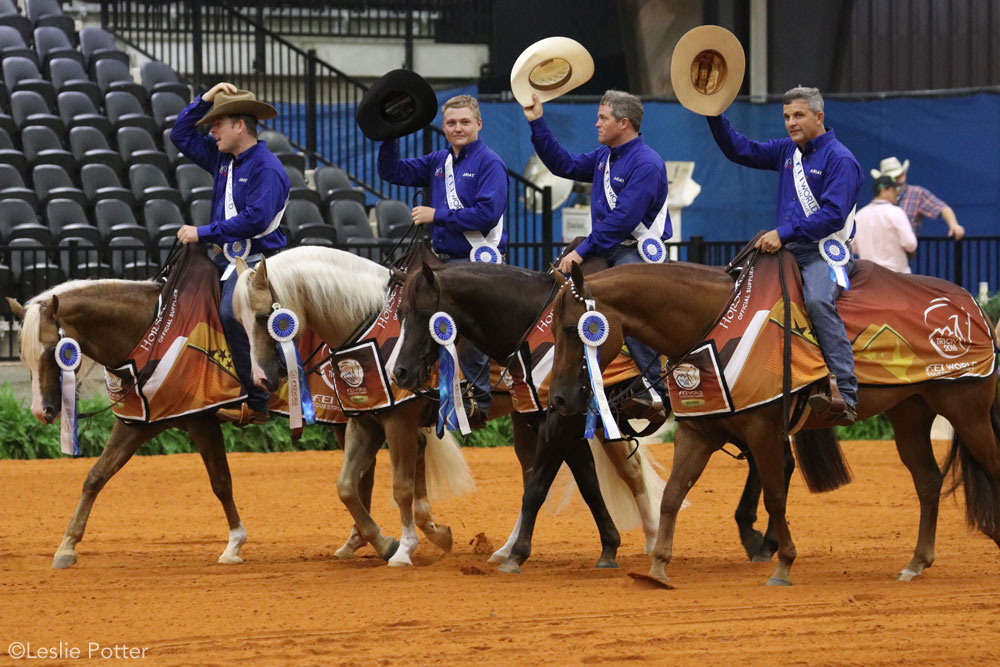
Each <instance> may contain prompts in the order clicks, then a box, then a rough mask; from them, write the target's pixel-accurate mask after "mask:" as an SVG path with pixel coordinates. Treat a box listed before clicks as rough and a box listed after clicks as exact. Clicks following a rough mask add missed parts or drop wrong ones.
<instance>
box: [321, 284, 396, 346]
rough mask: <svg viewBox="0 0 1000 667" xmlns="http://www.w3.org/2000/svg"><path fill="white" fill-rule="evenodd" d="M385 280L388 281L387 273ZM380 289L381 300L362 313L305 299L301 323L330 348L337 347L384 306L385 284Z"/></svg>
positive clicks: (329, 303) (330, 303)
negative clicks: (303, 315)
mask: <svg viewBox="0 0 1000 667" xmlns="http://www.w3.org/2000/svg"><path fill="white" fill-rule="evenodd" d="M386 280H387V281H388V274H386ZM382 289H383V298H382V300H381V301H380V302H379V303H378V304H373V305H372V306H371V308H369V309H367V310H364V312H362V313H358V309H357V308H342V307H339V306H338V305H337V304H334V303H332V302H330V301H328V300H316V299H308V300H305V301H304V302H303V304H302V306H303V307H302V310H303V312H304V314H305V319H304V322H303V324H304V326H305V327H306V328H309V329H312V330H313V331H315V332H316V333H317V334H318V335H319V337H320V338H321V339H322V340H323V342H324V343H326V344H327V345H329V346H330V347H331V348H336V347H339V346H340V345H343V344H344V343H346V342H348V341H347V339H348V338H349V337H350V336H351V335H352V334H356V333H359V331H358V329H359V328H360V327H361V326H363V325H364V324H365V323H366V322H368V321H369V320H371V319H372V318H374V317H375V316H376V315H378V313H379V311H380V310H381V309H382V308H383V307H384V306H385V298H384V296H385V294H384V292H385V289H387V285H386V286H383V288H382Z"/></svg>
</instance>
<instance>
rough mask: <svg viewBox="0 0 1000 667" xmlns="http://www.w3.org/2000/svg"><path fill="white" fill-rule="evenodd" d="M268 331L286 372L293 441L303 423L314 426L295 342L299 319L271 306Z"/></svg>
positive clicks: (312, 411)
mask: <svg viewBox="0 0 1000 667" xmlns="http://www.w3.org/2000/svg"><path fill="white" fill-rule="evenodd" d="M267 331H268V333H269V334H271V338H273V339H274V340H275V341H277V343H278V349H279V351H280V352H281V355H282V357H283V358H284V361H285V368H286V370H287V371H288V425H289V427H290V428H291V429H292V438H298V437H299V436H300V435H302V426H303V422H304V423H306V424H315V423H316V410H315V408H314V407H313V401H312V394H311V393H310V392H309V383H308V382H306V374H305V369H303V368H302V359H301V357H299V349H298V347H296V345H295V342H294V339H295V336H296V335H298V333H299V318H298V317H296V315H295V313H293V312H292V311H290V310H288V309H287V308H281V307H280V306H278V304H274V312H272V313H271V316H270V317H268V318H267Z"/></svg>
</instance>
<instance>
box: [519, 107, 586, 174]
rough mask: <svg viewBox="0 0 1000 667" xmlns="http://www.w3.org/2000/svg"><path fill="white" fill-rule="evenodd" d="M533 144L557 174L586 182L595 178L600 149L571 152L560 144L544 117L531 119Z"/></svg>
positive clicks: (546, 164)
mask: <svg viewBox="0 0 1000 667" xmlns="http://www.w3.org/2000/svg"><path fill="white" fill-rule="evenodd" d="M531 144H532V145H533V146H534V147H535V152H536V153H538V157H539V158H540V159H541V160H542V162H543V163H544V164H545V166H546V167H548V168H549V171H551V172H552V173H553V174H555V175H556V176H561V177H562V178H571V179H573V180H574V181H586V182H590V181H591V180H592V179H593V178H594V167H595V166H596V165H597V153H598V152H599V151H600V149H596V150H593V151H591V152H589V153H570V152H569V151H567V150H566V149H565V148H563V147H562V146H561V145H560V144H559V141H558V140H557V139H556V137H555V135H554V134H552V130H550V129H549V126H548V125H546V124H545V118H544V117H542V118H536V119H535V120H533V121H531Z"/></svg>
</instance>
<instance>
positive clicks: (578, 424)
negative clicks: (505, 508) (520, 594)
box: [498, 410, 587, 574]
mask: <svg viewBox="0 0 1000 667" xmlns="http://www.w3.org/2000/svg"><path fill="white" fill-rule="evenodd" d="M548 420H553V421H552V422H551V423H550V422H549V421H548ZM571 429H573V430H571ZM550 431H551V432H554V433H555V437H552V438H550V437H549V432H550ZM582 432H583V418H582V417H580V416H578V415H574V416H571V417H563V416H562V415H559V414H558V413H556V412H554V411H551V410H550V411H549V412H548V413H547V415H546V422H545V423H544V424H543V426H542V428H541V429H540V432H539V434H538V442H537V446H536V449H535V461H534V463H533V464H532V466H531V474H530V475H528V481H527V483H526V484H525V485H524V495H523V496H522V497H521V513H520V515H519V516H518V525H517V526H516V528H517V529H518V533H517V539H516V540H515V541H514V546H513V547H512V548H511V550H510V555H509V556H507V559H506V560H505V561H504V562H502V563H501V564H500V566H499V568H498V569H499V570H500V571H501V572H509V573H513V574H520V572H521V565H522V564H523V563H524V561H526V560H528V556H530V555H531V538H532V535H533V534H534V532H535V520H536V519H537V518H538V510H539V508H541V506H542V503H544V502H545V496H546V495H547V494H548V492H549V487H551V486H552V480H554V479H555V477H556V473H557V472H559V466H561V465H562V462H563V461H564V460H565V458H566V449H567V447H569V446H574V445H575V446H578V447H586V446H587V443H586V441H584V440H583V439H582V438H572V437H566V436H565V434H566V433H582ZM577 483H578V484H579V481H578V482H577Z"/></svg>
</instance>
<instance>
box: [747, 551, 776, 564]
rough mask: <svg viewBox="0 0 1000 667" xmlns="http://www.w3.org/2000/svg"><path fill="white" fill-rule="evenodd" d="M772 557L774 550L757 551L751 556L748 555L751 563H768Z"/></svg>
mask: <svg viewBox="0 0 1000 667" xmlns="http://www.w3.org/2000/svg"><path fill="white" fill-rule="evenodd" d="M772 557H774V552H770V553H769V552H767V551H758V552H757V553H755V554H754V555H753V556H751V557H750V562H751V563H770V562H771V558H772Z"/></svg>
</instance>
